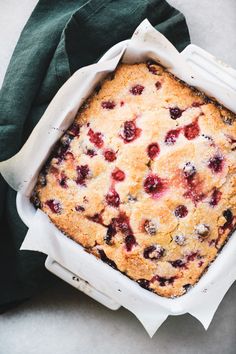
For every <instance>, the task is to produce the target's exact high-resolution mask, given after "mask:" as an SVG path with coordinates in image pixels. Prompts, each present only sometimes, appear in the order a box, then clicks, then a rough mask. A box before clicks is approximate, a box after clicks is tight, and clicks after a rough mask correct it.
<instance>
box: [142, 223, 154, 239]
mask: <svg viewBox="0 0 236 354" xmlns="http://www.w3.org/2000/svg"><path fill="white" fill-rule="evenodd" d="M143 227H144V230H145V231H146V232H147V233H148V234H149V235H151V236H154V235H156V233H157V225H156V223H154V222H153V221H152V220H145V222H144V225H143Z"/></svg>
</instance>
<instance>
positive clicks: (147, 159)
mask: <svg viewBox="0 0 236 354" xmlns="http://www.w3.org/2000/svg"><path fill="white" fill-rule="evenodd" d="M235 150H236V115H235V114H234V113H232V112H230V111H229V110H227V109H226V108H224V107H222V106H221V105H220V104H218V103H217V102H214V101H213V100H211V99H209V98H207V97H206V96H205V95H204V94H202V93H200V92H199V91H197V90H196V89H194V88H192V87H189V86H188V85H187V84H185V83H183V82H182V81H180V80H179V79H177V78H176V77H174V76H173V75H172V74H171V73H169V72H168V71H167V70H166V69H165V68H163V67H162V66H160V65H159V64H156V63H154V62H148V63H141V64H133V65H128V64H121V65H119V66H118V68H117V70H116V71H115V73H114V74H113V75H112V77H111V76H110V77H108V78H106V79H105V80H104V82H103V83H102V84H101V85H100V87H98V88H97V89H96V90H95V92H94V93H93V95H92V96H91V97H90V98H89V99H88V100H87V101H86V102H85V104H84V105H83V107H81V109H80V110H79V112H78V114H77V116H76V118H75V120H74V123H73V124H72V125H71V126H70V128H69V129H68V130H67V131H66V132H65V134H64V135H63V136H62V138H61V140H60V142H59V143H58V145H57V147H56V148H55V149H54V152H53V153H52V155H51V156H50V158H49V160H48V161H47V163H46V164H45V166H44V168H43V170H42V172H41V173H40V175H39V177H38V182H37V185H36V187H35V189H34V192H33V194H32V197H31V201H32V202H33V203H34V205H35V206H36V207H39V208H41V209H42V210H43V211H44V212H45V213H46V214H47V215H48V216H49V218H50V219H51V221H52V222H53V223H54V224H55V225H56V226H57V227H58V228H59V229H60V230H61V231H62V232H63V233H64V234H65V235H67V236H69V237H70V238H72V239H73V240H74V241H76V242H78V243H79V244H80V245H82V246H83V247H84V248H85V250H86V251H88V252H90V253H92V254H93V255H95V256H96V257H99V258H101V259H102V260H103V261H104V262H106V263H107V264H108V265H110V266H111V267H113V268H115V269H117V270H119V271H120V272H122V273H123V274H125V275H127V276H128V277H129V278H131V279H133V280H135V281H136V282H137V283H138V284H139V285H140V286H142V287H143V288H145V289H148V290H150V291H153V292H155V293H157V294H158V295H161V296H165V297H174V296H180V295H182V294H184V293H185V292H186V291H187V290H188V289H189V288H190V287H191V286H193V285H194V284H195V283H196V282H197V281H198V279H199V278H200V277H201V275H202V274H203V273H204V271H205V270H206V269H207V267H208V266H209V264H210V263H211V262H212V261H213V260H214V258H215V257H216V255H217V254H218V252H219V250H220V249H221V248H222V246H223V245H224V243H225V241H226V239H227V238H228V236H229V235H230V234H231V233H232V231H233V230H234V228H235V225H236V159H235V157H236V155H235ZM78 261H79V260H78Z"/></svg>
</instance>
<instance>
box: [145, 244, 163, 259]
mask: <svg viewBox="0 0 236 354" xmlns="http://www.w3.org/2000/svg"><path fill="white" fill-rule="evenodd" d="M164 253H165V249H164V248H163V247H161V246H160V245H152V246H149V247H146V248H145V249H144V251H143V257H144V258H146V259H151V260H157V259H160V258H161V257H163V256H164Z"/></svg>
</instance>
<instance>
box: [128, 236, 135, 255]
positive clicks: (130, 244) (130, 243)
mask: <svg viewBox="0 0 236 354" xmlns="http://www.w3.org/2000/svg"><path fill="white" fill-rule="evenodd" d="M135 245H136V239H135V237H134V235H133V234H130V235H127V236H126V237H125V246H126V250H127V251H128V252H130V251H132V248H133V246H135Z"/></svg>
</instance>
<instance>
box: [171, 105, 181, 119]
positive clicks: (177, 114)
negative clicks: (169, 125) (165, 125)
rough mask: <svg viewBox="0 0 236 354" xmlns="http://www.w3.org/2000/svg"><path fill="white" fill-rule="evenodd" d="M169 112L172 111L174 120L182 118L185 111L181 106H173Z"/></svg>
mask: <svg viewBox="0 0 236 354" xmlns="http://www.w3.org/2000/svg"><path fill="white" fill-rule="evenodd" d="M169 112H170V117H171V119H174V120H176V119H178V118H180V117H181V116H182V113H183V111H182V110H181V109H180V108H179V107H171V108H169Z"/></svg>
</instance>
